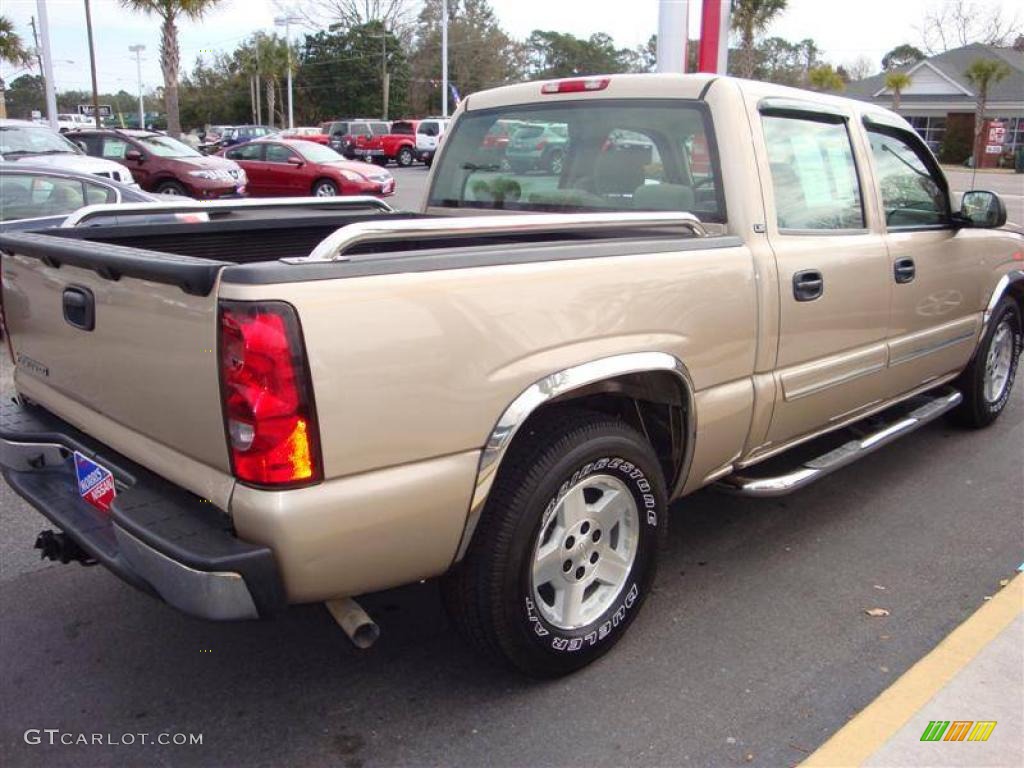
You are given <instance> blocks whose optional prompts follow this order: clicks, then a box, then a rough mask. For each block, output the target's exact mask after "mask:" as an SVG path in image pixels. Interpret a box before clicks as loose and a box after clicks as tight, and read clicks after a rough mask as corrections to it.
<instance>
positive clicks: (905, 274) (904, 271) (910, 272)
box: [893, 259, 917, 283]
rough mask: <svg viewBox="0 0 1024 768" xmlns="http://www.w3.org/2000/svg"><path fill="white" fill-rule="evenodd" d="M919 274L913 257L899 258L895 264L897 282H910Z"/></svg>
mask: <svg viewBox="0 0 1024 768" xmlns="http://www.w3.org/2000/svg"><path fill="white" fill-rule="evenodd" d="M916 274H917V268H916V267H915V266H914V260H913V259H897V260H896V262H895V264H893V277H895V278H896V282H897V283H909V282H911V281H912V280H913V279H914V276H915V275H916Z"/></svg>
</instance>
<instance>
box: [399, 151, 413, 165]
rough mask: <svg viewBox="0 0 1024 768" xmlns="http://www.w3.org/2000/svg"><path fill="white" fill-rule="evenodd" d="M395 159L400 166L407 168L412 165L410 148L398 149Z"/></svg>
mask: <svg viewBox="0 0 1024 768" xmlns="http://www.w3.org/2000/svg"><path fill="white" fill-rule="evenodd" d="M396 161H397V162H398V164H399V165H400V166H401V167H403V168H408V167H409V166H410V165H412V161H413V156H412V150H411V149H409V148H408V147H402V148H401V149H400V150H398V157H397V158H396Z"/></svg>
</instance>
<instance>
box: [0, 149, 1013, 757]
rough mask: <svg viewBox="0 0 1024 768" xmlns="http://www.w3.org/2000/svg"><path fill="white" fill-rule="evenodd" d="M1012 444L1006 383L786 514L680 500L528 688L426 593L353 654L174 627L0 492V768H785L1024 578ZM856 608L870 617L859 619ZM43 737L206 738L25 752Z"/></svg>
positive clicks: (383, 609) (391, 601)
mask: <svg viewBox="0 0 1024 768" xmlns="http://www.w3.org/2000/svg"><path fill="white" fill-rule="evenodd" d="M396 176H398V178H399V193H398V194H397V195H396V196H395V198H393V201H394V202H395V204H396V205H397V206H398V207H414V206H415V205H416V203H417V202H418V197H417V196H418V195H419V194H422V190H423V188H424V182H425V179H426V172H425V171H424V170H423V169H422V168H412V169H405V170H400V171H398V172H397V173H396ZM417 185H418V189H417ZM407 195H408V197H407ZM2 364H3V365H4V366H5V369H4V375H3V377H2V379H0V390H3V392H5V393H6V392H9V391H10V387H11V384H10V378H9V376H10V365H9V362H8V360H7V358H6V356H4V357H3V358H2ZM1022 450H1024V385H1022V384H1021V383H1020V382H1018V383H1017V386H1016V390H1015V392H1014V395H1013V398H1012V402H1011V404H1010V405H1009V406H1008V408H1007V410H1006V411H1005V412H1004V414H1003V416H1002V417H1001V419H1000V420H999V421H998V422H997V423H996V425H994V426H993V427H992V428H990V429H988V430H985V431H981V432H965V431H962V430H959V429H956V428H953V427H950V426H948V425H946V424H945V423H944V422H938V423H935V424H932V425H930V426H928V427H926V428H925V429H923V430H921V431H919V432H917V433H915V434H913V435H911V436H909V437H907V438H905V439H903V440H902V441H900V442H899V443H897V444H895V445H892V446H889V447H887V448H885V449H883V450H882V451H881V452H879V453H877V454H874V455H873V456H870V457H868V458H866V459H864V460H863V461H861V462H859V463H857V464H855V465H853V466H851V467H848V468H846V469H844V470H843V471H841V472H840V473H838V474H835V475H832V476H831V477H828V478H826V479H825V480H823V481H821V482H820V483H818V484H817V485H815V486H812V487H810V488H809V489H806V490H804V491H802V492H800V493H798V494H796V495H793V496H790V497H786V498H782V499H776V500H768V501H765V500H760V501H755V500H746V499H737V498H733V497H728V496H723V495H720V494H718V493H716V492H714V491H711V490H708V491H702V492H700V493H698V494H696V495H694V496H692V497H689V498H688V499H685V500H683V501H682V502H680V503H678V504H677V505H676V506H675V508H674V510H673V511H674V514H673V517H672V520H671V529H670V536H669V541H668V545H667V547H666V549H665V551H664V552H663V553H662V559H661V568H660V571H659V574H658V578H657V581H656V587H655V591H654V593H653V594H652V596H651V598H650V600H649V601H648V603H647V604H646V606H645V608H644V611H643V612H642V614H641V615H640V617H639V618H638V620H637V621H636V623H635V624H634V625H633V627H632V629H631V631H630V633H629V634H628V636H627V637H626V638H625V639H624V640H623V642H622V643H621V644H620V645H619V646H618V647H617V648H616V649H615V651H614V652H613V653H611V654H610V655H609V656H607V657H606V658H604V659H603V660H601V661H600V662H598V663H597V664H595V665H593V666H592V667H590V668H588V669H586V670H584V671H582V672H581V673H579V674H577V675H575V676H573V677H570V678H568V679H564V680H560V681H555V682H545V683H537V682H532V681H528V680H524V679H523V678H521V677H518V676H516V675H514V674H511V673H507V672H505V671H503V670H499V669H495V668H492V667H490V666H487V665H486V664H484V663H482V662H480V661H479V660H478V659H477V658H476V657H474V656H473V655H472V654H471V653H470V651H469V650H468V649H467V648H466V647H465V646H464V645H463V644H462V643H461V641H460V640H459V638H458V637H457V635H456V634H455V632H454V631H453V629H452V627H451V626H450V625H449V623H448V621H447V620H446V618H445V616H444V614H443V612H442V610H441V606H440V601H439V598H438V594H437V588H436V585H434V584H433V583H426V584H417V585H413V586H410V587H406V588H402V589H397V590H392V591H389V592H385V593H379V594H375V595H371V596H368V597H367V598H366V599H365V600H364V601H363V602H364V605H365V606H366V607H367V609H368V610H369V611H370V612H371V613H372V614H373V615H374V617H375V618H377V620H378V621H379V623H380V625H381V628H382V632H383V635H382V638H381V640H380V642H379V643H378V644H377V645H376V646H375V647H374V648H373V649H371V650H370V651H363V652H361V651H357V650H356V649H355V648H354V647H353V646H352V645H351V644H350V643H349V642H348V641H347V639H346V638H345V636H344V635H343V634H342V632H341V631H340V630H339V629H338V628H337V627H336V625H335V624H334V622H333V620H332V619H331V618H330V616H329V615H328V614H327V612H326V610H325V609H324V608H323V607H322V606H319V605H311V606H301V607H296V608H293V609H292V610H291V611H289V612H288V613H287V614H286V615H285V616H284V617H283V618H281V619H279V620H277V621H274V622H265V623H236V624H211V623H206V622H202V621H199V620H194V619H190V618H187V617H185V616H182V615H180V614H178V613H177V612H175V611H174V610H172V609H170V608H168V607H166V606H164V605H161V604H159V603H157V602H155V601H153V600H151V599H150V598H148V597H146V596H144V595H142V594H140V593H138V592H136V591H134V590H133V589H132V588H130V587H128V586H126V585H124V584H122V583H121V582H120V581H118V580H117V579H116V578H114V577H113V576H111V575H110V574H108V573H106V572H105V571H103V570H102V569H100V568H82V567H80V566H77V565H66V566H62V565H52V564H43V563H41V562H39V561H38V560H37V559H36V555H35V554H34V553H33V551H32V549H31V547H32V542H33V540H34V537H35V534H36V532H37V531H38V530H39V529H41V528H43V527H47V526H46V525H45V523H44V520H43V518H42V517H40V516H39V515H38V514H37V513H35V512H34V511H33V510H31V509H30V508H28V507H27V505H25V504H24V503H23V502H21V500H20V499H18V498H17V497H16V496H15V495H14V494H13V493H12V492H11V491H10V489H8V488H7V487H6V485H4V484H2V483H0V617H2V618H0V754H2V755H3V759H4V764H6V765H11V766H23V765H26V766H29V765H33V766H34V765H39V766H43V765H45V766H64V765H67V766H81V765H90V766H92V765H117V766H124V765H146V766H149V765H171V764H173V765H191V764H200V763H201V764H206V765H246V766H264V765H265V766H278V765H292V764H296V765H308V766H318V765H342V766H346V768H361V767H362V766H367V767H368V766H384V765H386V766H393V765H410V766H422V765H442V764H443V765H451V766H481V765H488V766H583V765H587V766H605V765H608V766H611V765H627V764H629V765H641V764H642V765H646V766H686V765H693V766H705V765H716V766H731V765H737V766H741V765H754V766H762V765H763V766H780V765H792V764H796V763H798V762H799V761H800V760H801V759H802V758H804V757H806V756H807V755H808V754H809V753H810V752H812V751H813V750H814V749H815V748H816V747H817V746H818V745H820V744H821V743H822V742H824V741H825V740H826V739H827V738H828V737H829V736H830V735H831V734H832V733H833V732H834V731H836V730H837V729H838V728H839V727H841V726H842V725H843V724H844V723H846V722H847V720H848V719H849V718H850V717H852V716H853V715H854V714H855V713H856V712H858V711H859V710H860V709H861V708H862V707H864V706H865V705H866V704H867V703H869V702H870V701H871V700H872V699H873V698H874V697H875V696H876V695H877V694H878V693H879V692H880V691H882V690H883V689H885V688H886V687H887V686H888V685H889V684H890V683H891V682H892V681H893V680H895V679H896V678H897V677H898V676H899V675H900V674H901V673H903V672H904V671H905V670H906V669H908V668H909V667H910V666H911V665H912V664H913V663H914V662H915V661H916V660H917V659H919V658H920V657H921V656H923V655H924V654H925V653H927V652H928V651H929V650H930V649H931V648H932V647H933V646H934V645H935V644H936V643H937V642H938V641H939V640H941V639H942V638H943V637H944V636H945V635H946V634H948V633H949V632H950V631H951V630H952V629H953V628H954V627H955V626H957V624H959V623H960V622H961V621H962V620H963V619H965V618H966V617H967V616H968V615H970V614H971V613H972V612H973V611H974V610H975V609H976V608H977V607H978V606H979V605H981V604H982V602H983V600H984V598H985V596H987V595H991V594H992V593H993V592H994V591H996V590H997V589H998V588H999V586H998V585H999V581H1000V580H1001V579H1004V578H1008V577H1010V576H1011V575H1012V574H1013V572H1014V570H1015V569H1016V567H1017V566H1018V565H1019V564H1020V563H1021V560H1022V559H1024V525H1022V522H1024V465H1022V460H1021V455H1022ZM876 607H878V608H885V609H887V610H889V611H890V615H889V616H888V617H885V618H871V617H869V616H867V615H866V614H865V610H867V609H870V608H876ZM1022 653H1024V651H1022ZM1022 663H1024V657H1022ZM953 714H954V715H955V716H957V717H959V716H961V714H960V713H953ZM963 716H965V717H975V716H979V715H977V714H976V713H974V712H970V713H963ZM951 719H952V718H951ZM47 728H51V729H60V730H61V731H62V732H68V733H72V734H79V733H85V734H94V733H99V734H103V735H104V737H108V736H109V737H112V738H114V739H121V738H122V735H123V734H141V733H146V734H149V737H148V738H150V739H155V738H156V736H157V734H160V733H169V734H177V733H186V734H202V744H201V745H192V746H145V745H141V744H140V743H139V739H138V738H137V737H136V739H135V741H136V743H135V744H132V745H117V746H106V745H90V746H59V745H56V746H49V745H47V744H46V743H45V742H44V743H43V744H38V745H37V744H28V743H26V741H25V738H24V734H25V732H26V730H29V729H47Z"/></svg>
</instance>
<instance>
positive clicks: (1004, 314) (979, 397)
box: [950, 296, 1022, 428]
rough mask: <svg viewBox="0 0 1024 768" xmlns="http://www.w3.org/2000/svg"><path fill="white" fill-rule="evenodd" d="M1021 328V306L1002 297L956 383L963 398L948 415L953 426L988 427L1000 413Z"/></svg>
mask: <svg viewBox="0 0 1024 768" xmlns="http://www.w3.org/2000/svg"><path fill="white" fill-rule="evenodd" d="M1021 327H1022V324H1021V313H1020V307H1018V306H1017V303H1016V301H1014V299H1013V297H1012V296H1004V297H1003V298H1002V300H1001V301H1000V302H999V303H998V304H997V305H996V307H995V309H994V310H993V312H992V316H991V317H990V318H989V323H988V328H987V329H986V330H985V335H984V336H983V337H982V339H981V342H980V343H979V344H978V349H977V351H976V352H975V353H974V358H973V359H972V360H971V362H970V364H969V365H968V366H967V368H966V369H965V370H964V372H963V373H961V374H960V378H958V379H957V381H956V383H955V386H956V387H957V388H958V389H959V390H960V391H961V392H962V393H963V396H964V399H963V402H962V403H960V405H959V406H958V407H957V408H956V410H954V411H952V413H951V414H950V416H951V418H952V419H953V421H954V422H955V423H957V424H960V425H961V426H965V427H974V428H980V427H987V426H988V425H989V424H991V423H992V422H994V421H995V420H996V419H997V418H998V417H999V414H1000V413H1002V412H1003V409H1004V408H1005V407H1006V403H1007V402H1008V401H1009V399H1010V391H1011V390H1012V389H1013V382H1014V379H1015V378H1016V377H1017V365H1018V363H1019V361H1020V354H1021V346H1022V336H1021Z"/></svg>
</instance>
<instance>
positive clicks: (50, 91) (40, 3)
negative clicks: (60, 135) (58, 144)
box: [36, 0, 57, 131]
mask: <svg viewBox="0 0 1024 768" xmlns="http://www.w3.org/2000/svg"><path fill="white" fill-rule="evenodd" d="M36 13H37V14H38V15H39V39H40V42H41V48H42V57H43V79H44V82H43V85H44V87H45V89H46V119H47V120H48V121H49V123H50V127H51V128H52V129H53V130H55V131H56V130H57V91H56V90H54V85H53V59H52V58H51V55H52V54H51V51H50V23H49V21H48V20H47V17H46V0H36Z"/></svg>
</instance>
